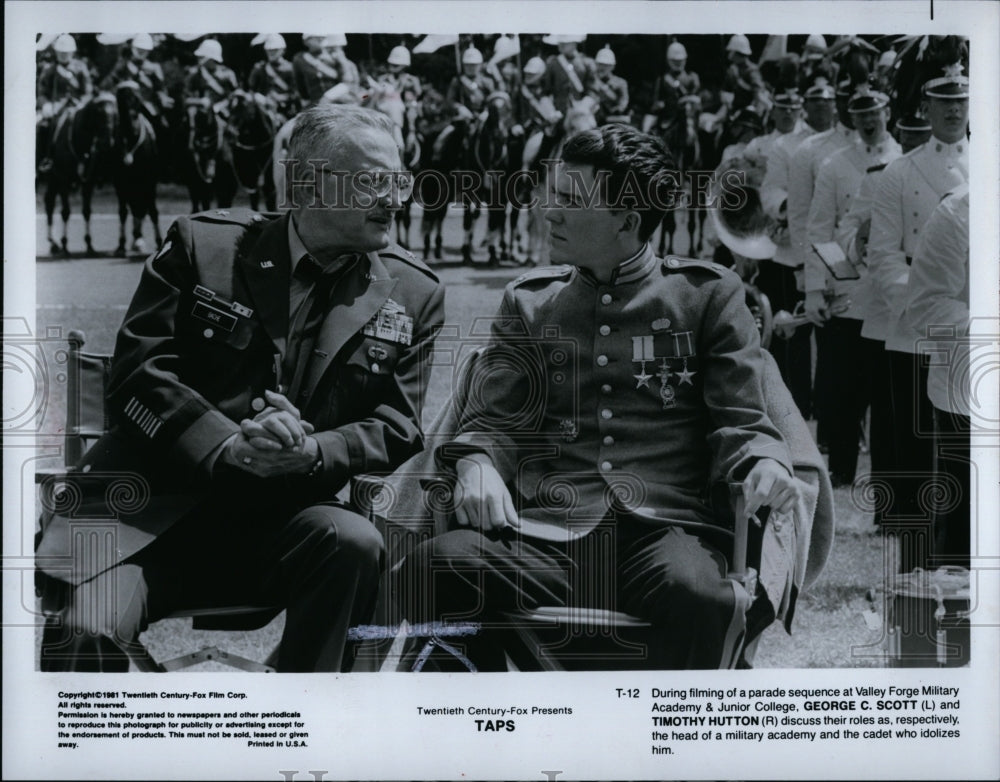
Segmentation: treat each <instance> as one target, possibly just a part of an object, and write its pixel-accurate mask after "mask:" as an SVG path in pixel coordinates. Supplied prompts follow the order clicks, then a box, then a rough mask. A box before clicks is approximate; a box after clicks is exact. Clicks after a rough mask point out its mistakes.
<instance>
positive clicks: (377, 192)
mask: <svg viewBox="0 0 1000 782" xmlns="http://www.w3.org/2000/svg"><path fill="white" fill-rule="evenodd" d="M351 182H352V183H353V185H354V187H355V190H356V191H357V192H358V193H360V194H362V195H370V196H373V197H375V198H385V197H386V196H388V195H390V194H391V193H393V192H394V193H395V195H396V197H397V198H398V199H399V200H400V202H402V201H406V200H407V199H408V198H409V197H410V196H411V195H413V174H411V173H410V172H409V171H359V172H358V173H356V174H354V175H353V176H352V177H351Z"/></svg>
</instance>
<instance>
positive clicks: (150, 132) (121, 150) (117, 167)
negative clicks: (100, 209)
mask: <svg viewBox="0 0 1000 782" xmlns="http://www.w3.org/2000/svg"><path fill="white" fill-rule="evenodd" d="M115 95H116V100H117V106H118V130H117V133H116V134H115V154H114V166H113V168H112V180H113V182H114V186H115V195H117V197H118V218H119V220H120V221H121V225H120V229H119V232H118V249H117V250H116V255H118V256H119V257H124V256H125V221H126V219H127V217H128V213H129V211H131V212H132V245H131V250H132V251H133V252H135V253H139V254H142V253H144V252H145V250H146V246H145V242H144V240H143V238H142V223H143V220H144V219H145V218H146V215H149V219H150V221H152V223H153V233H154V236H155V238H156V244H157V246H159V245H160V244H162V243H163V237H162V235H161V233H160V213H159V210H158V209H157V208H156V184H157V179H158V174H159V171H160V159H159V151H158V150H159V148H158V145H157V138H156V131H155V130H154V128H153V125H152V123H151V122H150V121H149V119H148V117H146V115H145V113H144V112H143V107H142V97H141V95H140V92H139V85H138V84H137V83H136V82H134V81H125V82H122V83H121V84H119V85H118V87H117V89H116V91H115Z"/></svg>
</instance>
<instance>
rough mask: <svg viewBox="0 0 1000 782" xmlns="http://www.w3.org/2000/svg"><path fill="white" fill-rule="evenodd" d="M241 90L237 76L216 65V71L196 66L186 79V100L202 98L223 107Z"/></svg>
mask: <svg viewBox="0 0 1000 782" xmlns="http://www.w3.org/2000/svg"><path fill="white" fill-rule="evenodd" d="M239 88H240V83H239V80H238V79H237V78H236V74H235V73H233V71H232V70H231V69H230V68H228V67H226V66H225V65H216V66H215V70H214V71H209V70H208V68H207V67H205V66H204V65H194V66H192V67H191V68H189V69H188V72H187V76H186V77H185V79H184V98H185V99H191V98H200V99H202V100H207V101H208V102H209V103H211V104H212V105H213V106H216V107H221V106H222V105H223V104H224V103H225V101H227V100H229V96H230V95H232V94H233V92H235V91H236V90H238V89H239Z"/></svg>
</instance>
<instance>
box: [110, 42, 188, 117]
mask: <svg viewBox="0 0 1000 782" xmlns="http://www.w3.org/2000/svg"><path fill="white" fill-rule="evenodd" d="M155 47H156V44H155V43H154V41H153V36H151V35H150V34H149V33H139V34H138V35H136V36H134V37H133V38H132V40H131V41H130V42H129V48H128V49H127V50H123V51H122V53H121V57H119V59H118V62H116V63H115V66H114V68H112V69H111V70H110V71H109V72H108V75H107V76H105V77H104V79H103V80H102V81H101V89H104V90H110V91H114V90H115V88H116V87H117V86H118V85H119V84H121V83H122V82H134V83H135V84H136V85H137V86H138V92H139V98H140V106H141V107H142V112H143V113H144V114H145V115H146V118H147V119H149V121H150V122H152V123H153V127H155V128H157V129H162V130H165V129H166V118H165V116H164V114H165V112H167V111H168V110H169V109H170V108H171V107H172V106H173V104H174V101H173V99H172V98H171V97H170V96H169V95H168V94H167V87H166V84H164V81H163V68H161V67H160V64H159V63H157V62H153V61H152V60H150V59H149V54H150V52H152V51H153V49H154V48H155Z"/></svg>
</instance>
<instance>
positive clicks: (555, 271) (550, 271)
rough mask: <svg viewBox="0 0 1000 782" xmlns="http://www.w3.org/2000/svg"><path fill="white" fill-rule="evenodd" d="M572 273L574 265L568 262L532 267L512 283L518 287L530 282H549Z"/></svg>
mask: <svg viewBox="0 0 1000 782" xmlns="http://www.w3.org/2000/svg"><path fill="white" fill-rule="evenodd" d="M572 273H573V267H572V266H570V265H568V264H561V265H559V266H545V267H543V268H541V269H532V270H531V271H530V272H525V273H524V274H522V275H521V276H520V277H517V278H516V279H514V280H513V281H512V282H511V283H510V284H511V285H512V286H513V287H515V288H516V287H517V286H518V285H524V284H525V283H528V282H547V281H549V280H555V279H558V278H561V277H568V276H569V275H570V274H572Z"/></svg>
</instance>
